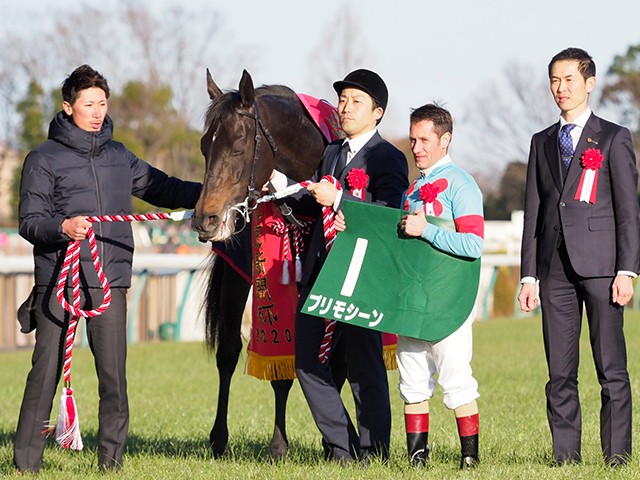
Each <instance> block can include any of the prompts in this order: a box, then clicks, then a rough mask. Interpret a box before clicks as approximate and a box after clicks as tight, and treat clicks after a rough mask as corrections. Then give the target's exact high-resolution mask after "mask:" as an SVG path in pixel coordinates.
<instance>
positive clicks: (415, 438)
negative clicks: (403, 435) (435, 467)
mask: <svg viewBox="0 0 640 480" xmlns="http://www.w3.org/2000/svg"><path fill="white" fill-rule="evenodd" d="M407 451H408V452H409V463H411V465H415V466H416V467H423V466H425V465H426V464H427V463H428V462H429V432H415V433H409V432H407Z"/></svg>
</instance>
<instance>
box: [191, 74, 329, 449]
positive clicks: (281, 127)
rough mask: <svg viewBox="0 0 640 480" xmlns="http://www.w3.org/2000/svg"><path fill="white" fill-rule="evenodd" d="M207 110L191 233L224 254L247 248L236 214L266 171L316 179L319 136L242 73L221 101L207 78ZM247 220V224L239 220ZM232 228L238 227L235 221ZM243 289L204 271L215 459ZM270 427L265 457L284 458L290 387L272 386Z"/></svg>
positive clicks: (293, 104) (237, 345) (292, 97)
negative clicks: (215, 390)
mask: <svg viewBox="0 0 640 480" xmlns="http://www.w3.org/2000/svg"><path fill="white" fill-rule="evenodd" d="M207 90H208V92H209V97H210V98H211V104H210V106H209V108H208V110H207V114H206V119H205V129H204V135H203V136H202V140H201V150H202V153H203V155H204V157H205V159H206V173H205V178H204V181H203V189H202V193H201V195H200V199H199V200H198V203H197V205H196V208H195V211H194V216H193V219H192V227H193V228H194V230H195V231H196V232H197V233H198V236H199V238H200V240H201V241H211V240H213V241H218V242H220V241H224V242H227V244H228V245H229V246H230V248H234V246H237V248H249V249H250V248H251V247H250V245H246V244H245V245H244V246H243V245H242V244H240V243H238V242H237V241H236V242H234V240H236V239H234V233H235V232H236V225H237V224H239V223H242V221H243V220H242V219H239V218H238V217H239V214H243V215H244V214H246V212H247V210H250V208H251V206H252V204H253V202H254V201H255V199H256V198H257V196H258V195H259V193H260V190H261V187H262V185H263V184H265V183H266V182H267V181H268V180H269V176H270V174H271V172H272V170H273V169H274V168H276V169H277V170H279V171H281V172H283V173H285V174H286V175H287V176H288V177H289V178H292V179H293V180H295V181H302V180H307V179H309V178H310V177H311V175H312V174H313V173H314V172H315V171H316V169H317V166H318V164H319V162H320V158H321V156H322V152H323V150H324V147H325V145H326V141H325V139H324V136H323V135H322V133H321V132H320V130H319V129H318V128H317V127H316V125H315V123H314V121H313V120H312V119H311V117H310V116H309V115H308V113H307V111H306V109H305V107H304V105H303V104H302V102H301V101H300V100H299V99H298V97H297V95H296V94H295V93H294V92H293V91H292V90H291V89H289V88H287V87H284V86H279V85H272V86H263V87H259V88H254V86H253V81H252V79H251V76H250V75H249V74H248V73H247V72H246V71H244V72H243V75H242V79H241V80H240V85H239V88H238V91H232V92H227V93H224V94H223V93H222V91H221V90H220V89H219V88H218V86H217V85H216V84H215V82H214V81H213V79H212V78H211V74H210V73H209V71H208V70H207ZM247 218H248V216H247ZM238 220H240V221H238ZM249 289H250V284H249V283H247V281H246V280H244V278H243V277H242V276H241V275H240V274H239V273H238V272H236V270H235V269H234V268H233V267H231V266H230V265H229V264H228V263H227V262H226V261H225V260H223V259H222V257H220V256H215V257H214V259H213V265H212V267H211V270H210V281H209V285H208V291H207V296H206V300H205V303H206V306H205V309H206V325H207V327H206V333H207V340H208V342H209V345H210V346H211V347H212V348H216V346H217V350H216V362H217V367H218V371H219V376H220V385H219V394H218V408H217V412H216V419H215V423H214V426H213V429H212V430H211V433H210V436H209V438H210V441H211V448H212V450H213V453H214V455H215V456H220V455H222V454H223V453H224V450H225V448H226V446H227V442H228V436H229V433H228V427H227V407H228V402H229V387H230V383H231V377H232V375H233V372H234V370H235V368H236V364H237V362H238V357H239V355H240V352H241V349H242V340H241V336H240V326H241V320H242V312H243V309H244V306H245V303H246V300H247V297H248V294H249ZM271 385H272V387H273V390H274V393H275V397H276V419H275V428H274V434H273V438H272V440H271V445H270V447H271V454H272V456H273V457H274V458H282V457H284V456H285V455H286V453H287V449H288V442H287V437H286V429H285V408H286V401H287V397H288V394H289V390H290V389H291V385H292V380H277V381H272V382H271Z"/></svg>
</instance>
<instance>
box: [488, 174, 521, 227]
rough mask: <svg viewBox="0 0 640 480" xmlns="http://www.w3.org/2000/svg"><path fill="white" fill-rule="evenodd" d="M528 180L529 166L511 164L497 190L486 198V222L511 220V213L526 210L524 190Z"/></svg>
mask: <svg viewBox="0 0 640 480" xmlns="http://www.w3.org/2000/svg"><path fill="white" fill-rule="evenodd" d="M526 180H527V164H526V163H522V162H511V163H509V164H508V165H507V168H506V169H505V171H504V174H503V175H502V179H501V180H500V186H499V187H498V189H497V190H495V191H492V192H489V193H486V194H485V196H484V202H483V203H484V218H485V220H510V219H511V212H513V211H514V210H524V188H525V184H526Z"/></svg>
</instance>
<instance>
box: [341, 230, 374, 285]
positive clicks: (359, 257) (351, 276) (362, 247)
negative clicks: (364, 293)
mask: <svg viewBox="0 0 640 480" xmlns="http://www.w3.org/2000/svg"><path fill="white" fill-rule="evenodd" d="M368 244H369V240H367V239H366V238H359V239H358V240H357V241H356V246H355V248H354V249H353V256H352V257H351V263H350V264H349V270H347V276H346V277H345V279H344V283H343V284H342V290H340V295H342V296H344V297H350V296H351V295H353V290H354V289H355V288H356V284H357V283H358V277H359V276H360V270H361V269H362V263H363V262H364V255H365V253H366V252H367V245H368Z"/></svg>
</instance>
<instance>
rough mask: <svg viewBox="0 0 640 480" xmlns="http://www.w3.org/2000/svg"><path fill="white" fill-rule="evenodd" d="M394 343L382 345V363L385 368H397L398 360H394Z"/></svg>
mask: <svg viewBox="0 0 640 480" xmlns="http://www.w3.org/2000/svg"><path fill="white" fill-rule="evenodd" d="M396 346H397V345H396V344H395V343H394V344H393V345H385V346H384V347H382V356H383V357H384V364H385V366H386V367H387V370H397V369H398V361H397V360H396Z"/></svg>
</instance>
